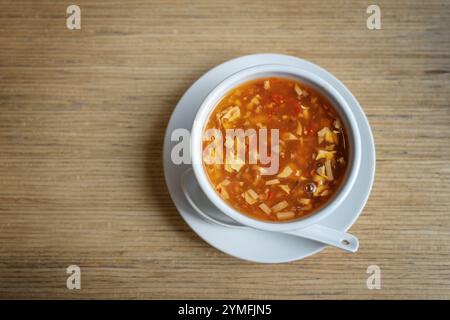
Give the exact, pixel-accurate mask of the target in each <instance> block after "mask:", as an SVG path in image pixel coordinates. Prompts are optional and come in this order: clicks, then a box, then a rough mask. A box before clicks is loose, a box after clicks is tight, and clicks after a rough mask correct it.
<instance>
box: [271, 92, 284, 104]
mask: <svg viewBox="0 0 450 320" xmlns="http://www.w3.org/2000/svg"><path fill="white" fill-rule="evenodd" d="M272 100H273V101H275V102H276V103H283V100H284V98H283V96H282V95H279V94H273V95H272Z"/></svg>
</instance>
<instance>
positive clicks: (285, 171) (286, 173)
mask: <svg viewBox="0 0 450 320" xmlns="http://www.w3.org/2000/svg"><path fill="white" fill-rule="evenodd" d="M292 172H293V171H292V169H291V167H289V166H286V167H284V169H283V171H281V172H280V173H279V174H278V175H277V177H279V178H287V177H289V176H290V175H291V174H292Z"/></svg>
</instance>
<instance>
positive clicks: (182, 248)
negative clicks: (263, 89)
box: [0, 0, 450, 299]
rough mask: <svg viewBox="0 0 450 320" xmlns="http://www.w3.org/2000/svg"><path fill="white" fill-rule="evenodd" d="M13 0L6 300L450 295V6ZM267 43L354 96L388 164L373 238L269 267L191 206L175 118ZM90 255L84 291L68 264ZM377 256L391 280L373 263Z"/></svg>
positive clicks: (4, 48)
mask: <svg viewBox="0 0 450 320" xmlns="http://www.w3.org/2000/svg"><path fill="white" fill-rule="evenodd" d="M70 4H73V2H67V1H47V0H42V1H12V0H2V1H1V2H0V297H1V298H139V299H141V298H146V299H152V298H162V299H166V298H180V299H187V298H189V299H192V298H226V299H228V298H237V299H253V298H258V299H259V298H268V299H302V298H322V299H328V298H337V299H352V298H353V299H363V298H368V299H372V298H375V299H379V298H388V299H394V298H398V299H410V298H426V299H428V298H438V299H442V298H446V299H449V298H450V209H449V207H450V131H449V129H450V105H449V98H450V90H449V85H450V35H449V30H450V19H449V17H450V2H448V1H377V2H376V4H378V5H379V6H380V8H381V13H382V29H381V30H376V31H371V30H368V29H367V28H366V19H367V17H368V14H366V8H367V6H368V5H369V4H372V2H368V1H333V2H328V1H327V2H325V1H324V2H318V1H297V0H295V1H290V0H289V1H274V2H268V1H231V0H227V1H208V0H199V1H163V0H158V1H156V0H155V1H150V0H130V1H118V0H106V1H84V0H83V1H81V0H80V1H77V2H76V4H78V5H79V6H80V7H81V17H82V22H81V30H72V31H70V30H68V29H67V28H66V25H65V23H66V7H67V6H68V5H70ZM259 52H276V53H284V54H290V55H294V56H298V57H301V58H304V59H308V60H310V61H312V62H314V63H317V64H319V65H321V66H322V67H324V68H326V69H327V70H329V71H330V72H332V73H333V74H334V75H336V76H337V77H338V78H339V79H340V80H342V81H343V82H344V83H345V84H346V85H347V86H348V88H349V89H350V90H351V91H352V92H353V93H354V95H355V96H356V97H357V98H358V100H359V101H360V103H361V105H362V106H363V108H364V111H365V112H366V114H367V116H368V118H369V121H370V123H371V126H372V130H373V133H374V136H375V142H376V149H377V173H376V180H375V184H374V188H373V192H372V194H371V197H370V199H369V202H368V204H367V206H366V208H365V210H364V212H363V214H362V216H361V217H360V219H359V220H358V221H357V223H356V224H355V225H354V226H353V227H352V229H351V232H352V233H354V234H356V235H357V236H358V237H359V239H360V241H361V247H360V251H359V252H358V253H357V254H354V255H351V254H346V253H343V252H340V251H339V250H337V249H334V248H327V249H325V250H324V251H322V252H321V253H319V254H317V255H315V256H313V257H310V258H307V259H305V260H302V261H297V262H293V263H286V264H277V265H261V264H255V263H249V262H245V261H240V260H238V259H235V258H233V257H230V256H227V255H225V254H223V253H221V252H219V251H217V250H216V249H214V248H212V247H210V246H209V245H207V244H206V243H205V242H203V241H202V240H201V239H200V238H199V237H198V236H197V235H196V234H195V233H194V232H193V231H191V230H190V228H189V227H188V226H187V225H186V223H185V222H184V221H183V220H182V219H181V218H180V216H179V214H178V212H177V211H176V209H175V207H174V205H173V203H172V201H171V199H170V196H169V195H168V192H167V189H166V186H165V182H164V176H163V170H162V160H161V157H162V141H163V135H164V129H165V126H166V124H167V121H168V119H169V116H170V114H171V112H172V111H173V109H174V107H175V105H176V103H177V101H178V99H179V98H180V97H181V95H182V94H183V92H184V91H185V90H186V89H187V88H188V87H189V86H190V85H191V84H192V82H193V81H194V80H196V79H197V78H198V77H200V76H201V75H202V74H203V73H205V72H206V71H208V70H209V69H210V68H212V67H213V66H215V65H217V64H219V63H221V62H223V61H226V60H228V59H231V58H234V57H237V56H241V55H246V54H252V53H259ZM71 264H76V265H79V266H80V267H81V273H82V277H81V279H82V280H81V283H82V288H81V290H68V289H67V288H66V278H67V276H68V275H67V274H66V267H67V266H69V265H71ZM372 264H376V265H378V266H380V268H381V272H382V288H381V290H368V289H367V287H366V279H367V277H368V275H367V274H366V269H367V267H368V266H369V265H372Z"/></svg>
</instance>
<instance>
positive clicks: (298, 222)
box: [191, 64, 361, 231]
mask: <svg viewBox="0 0 450 320" xmlns="http://www.w3.org/2000/svg"><path fill="white" fill-rule="evenodd" d="M265 74H267V75H265ZM265 77H281V78H283V77H284V78H290V79H294V80H297V81H300V82H301V83H306V84H307V85H310V86H312V87H314V88H315V89H316V90H318V91H319V92H320V93H321V94H323V95H325V96H326V97H327V99H329V100H331V102H332V104H333V106H334V107H335V109H336V111H338V113H340V116H341V117H342V118H344V119H343V120H344V122H345V124H344V125H345V127H346V129H347V136H348V138H349V140H351V141H350V145H351V150H350V157H349V158H350V160H351V161H349V166H348V167H347V170H346V173H345V174H346V176H345V177H344V180H343V181H342V183H341V185H340V187H339V189H338V190H337V192H336V193H335V194H334V195H333V197H332V198H331V199H330V200H329V201H328V202H327V203H326V204H325V205H323V206H322V207H321V208H319V209H318V210H317V211H313V212H312V213H310V214H309V215H307V216H305V217H302V218H298V219H294V220H288V221H286V222H276V221H274V222H271V221H263V220H258V219H256V218H252V217H250V216H248V215H247V214H245V213H241V212H239V211H237V210H236V209H234V208H233V207H232V206H231V205H229V204H228V203H227V202H225V200H223V199H222V198H221V197H220V196H219V195H218V194H217V192H216V191H215V190H214V188H213V186H212V184H211V182H210V181H209V178H208V176H207V174H206V172H205V170H204V168H203V162H202V151H203V149H202V146H203V140H202V138H203V137H202V135H203V130H204V127H205V125H206V122H207V120H208V119H209V116H210V114H211V112H212V111H213V110H214V108H215V107H216V106H217V104H218V103H219V102H220V100H221V99H222V98H223V97H224V96H225V95H226V94H227V93H228V92H230V90H233V89H234V88H236V87H238V86H239V85H241V84H243V83H246V82H248V81H252V80H256V79H260V78H265ZM191 157H192V167H193V170H194V174H195V176H196V178H197V181H198V183H199V185H200V187H201V189H202V190H203V192H205V194H206V196H207V197H208V198H209V199H210V200H211V201H212V202H213V204H214V205H215V206H216V207H218V208H219V209H220V210H221V211H222V212H223V213H224V214H226V215H228V216H229V217H231V218H232V219H234V220H236V221H238V222H240V223H242V224H244V225H247V226H250V227H254V228H257V229H261V230H268V231H288V230H295V229H301V228H305V227H307V226H310V225H312V224H315V223H317V222H319V221H320V220H322V219H324V218H325V217H327V216H328V215H330V214H332V213H333V212H334V211H335V209H336V208H337V207H338V206H339V205H340V204H341V203H342V202H343V201H344V200H345V198H347V195H348V193H349V192H350V190H351V187H352V186H353V184H354V182H355V180H356V177H357V175H358V172H359V168H360V162H361V137H360V132H359V128H358V124H357V122H356V119H355V118H354V115H353V113H352V111H351V109H350V107H349V105H348V104H347V101H346V100H345V99H344V98H343V97H342V96H341V95H340V94H339V93H338V91H337V90H336V89H334V87H333V86H332V85H331V84H329V83H328V82H327V81H325V80H324V79H323V78H321V77H319V76H318V75H316V74H314V73H311V72H309V71H306V70H303V69H301V68H298V67H292V66H287V65H282V64H264V65H258V66H253V67H249V68H245V69H242V70H240V71H238V72H236V73H234V74H232V75H231V76H229V77H227V78H226V79H224V80H223V81H222V82H220V83H219V84H218V85H217V86H216V87H215V88H214V89H212V90H211V91H210V93H209V94H208V95H207V96H206V98H205V99H204V100H203V102H202V104H201V106H200V108H199V109H198V111H197V114H196V116H195V119H194V123H193V126H192V130H191Z"/></svg>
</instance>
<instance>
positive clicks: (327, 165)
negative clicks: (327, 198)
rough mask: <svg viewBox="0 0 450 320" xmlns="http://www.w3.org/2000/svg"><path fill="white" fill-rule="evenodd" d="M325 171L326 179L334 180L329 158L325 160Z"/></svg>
mask: <svg viewBox="0 0 450 320" xmlns="http://www.w3.org/2000/svg"><path fill="white" fill-rule="evenodd" d="M325 172H326V175H327V178H328V180H330V181H332V180H334V176H333V170H332V168H331V160H326V161H325Z"/></svg>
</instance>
